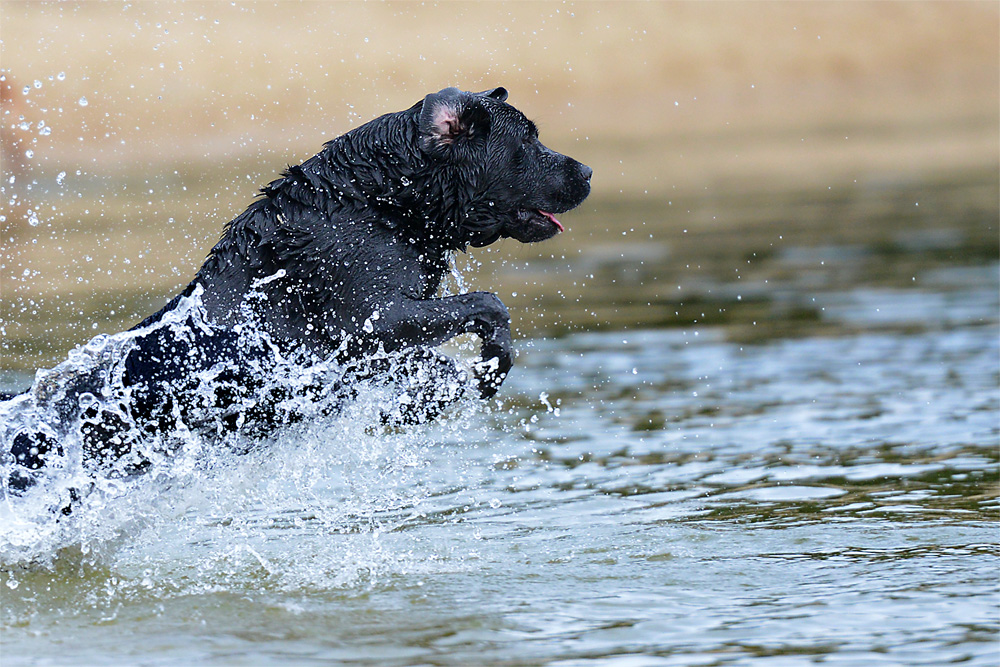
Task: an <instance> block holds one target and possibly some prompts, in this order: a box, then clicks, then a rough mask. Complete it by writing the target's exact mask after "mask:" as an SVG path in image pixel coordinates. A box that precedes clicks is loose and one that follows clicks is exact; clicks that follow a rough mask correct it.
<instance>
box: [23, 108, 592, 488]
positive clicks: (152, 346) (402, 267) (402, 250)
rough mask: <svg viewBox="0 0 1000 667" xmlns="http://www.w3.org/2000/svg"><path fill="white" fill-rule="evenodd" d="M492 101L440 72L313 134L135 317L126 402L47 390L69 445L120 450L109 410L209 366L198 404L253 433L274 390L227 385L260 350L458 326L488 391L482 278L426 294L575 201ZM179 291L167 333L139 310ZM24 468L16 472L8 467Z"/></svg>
mask: <svg viewBox="0 0 1000 667" xmlns="http://www.w3.org/2000/svg"><path fill="white" fill-rule="evenodd" d="M506 99H507V92H506V91H505V90H504V89H503V88H496V89H494V90H491V91H487V92H484V93H467V92H462V91H459V90H458V89H455V88H447V89H445V90H442V91H440V92H438V93H434V94H431V95H428V96H427V97H426V98H424V99H423V100H421V101H420V102H418V103H417V104H415V105H413V106H412V107H411V108H409V109H407V110H405V111H400V112H398V113H391V114H387V115H384V116H382V117H380V118H377V119H375V120H373V121H371V122H369V123H367V124H365V125H362V126H360V127H358V128H356V129H354V130H352V131H350V132H348V133H347V134H345V135H343V136H341V137H338V138H337V139H334V140H332V141H330V142H329V143H327V144H326V145H325V147H324V149H323V150H322V151H321V152H320V153H319V154H317V155H315V156H314V157H312V158H310V159H309V160H307V161H306V162H304V163H303V164H301V165H299V166H296V167H291V168H289V169H288V170H287V171H286V172H285V173H284V174H283V176H282V177H281V178H279V179H278V180H275V181H274V182H272V183H271V184H269V185H268V186H266V187H265V188H263V190H262V195H263V196H262V197H261V198H260V199H258V200H256V201H255V202H254V203H252V204H251V205H250V207H249V208H248V209H247V210H246V211H245V212H244V213H243V214H242V215H240V216H239V217H237V218H236V219H235V220H233V221H232V222H230V223H229V225H228V226H227V227H226V229H225V232H224V234H223V236H222V239H221V240H220V241H219V243H218V244H217V245H216V246H215V247H214V248H213V249H212V251H211V253H210V254H209V256H208V259H207V260H206V261H205V263H204V265H203V266H202V267H201V269H200V270H199V271H198V273H197V275H196V277H195V279H194V281H193V282H192V283H191V284H190V285H189V286H188V288H187V289H186V290H185V291H184V293H183V294H182V295H180V296H178V297H177V298H175V299H174V300H173V301H171V302H170V303H169V304H168V305H167V306H166V307H165V308H164V309H163V310H161V311H160V312H159V313H157V314H155V315H153V316H152V317H150V318H148V319H147V320H145V321H144V322H143V323H141V324H140V325H139V326H138V327H136V329H135V331H137V332H139V334H137V335H136V336H135V338H134V340H133V343H132V344H133V347H132V348H131V349H130V350H129V352H128V355H127V357H125V360H124V370H123V372H122V373H121V384H122V385H123V386H124V387H126V388H127V390H128V398H129V402H128V405H125V406H123V407H122V409H117V410H111V411H108V410H105V409H104V408H102V407H101V406H100V405H99V404H97V403H94V404H93V405H92V406H91V407H89V408H88V407H87V406H86V405H85V403H86V401H83V402H81V401H80V398H79V397H80V396H81V395H84V394H85V393H86V392H81V391H74V392H67V391H66V390H65V389H64V390H62V392H63V393H62V394H60V396H64V397H69V398H65V400H64V402H65V405H64V406H63V407H62V408H60V409H58V410H57V412H59V413H60V415H61V417H62V418H66V419H69V420H70V421H72V420H73V419H74V418H75V422H76V423H77V424H78V425H79V426H78V428H79V429H80V431H81V432H82V434H83V442H84V448H85V453H86V455H87V456H89V457H92V458H94V459H100V458H118V457H122V456H124V455H126V454H127V453H128V451H129V448H130V444H129V443H128V442H127V438H124V439H123V436H122V433H124V432H125V431H126V430H127V429H126V422H129V421H131V422H132V423H133V424H141V425H143V426H142V428H145V429H147V430H155V429H158V428H170V427H171V426H173V425H174V424H175V423H176V420H177V418H178V415H181V416H182V417H183V415H184V414H185V412H187V411H188V410H189V409H190V406H189V405H188V404H187V403H186V399H185V397H188V399H190V397H191V396H192V395H193V394H192V392H193V389H194V386H195V385H196V384H198V383H199V382H203V380H204V372H205V371H206V370H209V369H214V372H215V376H214V377H215V379H216V381H217V383H218V384H219V386H223V387H227V388H228V389H227V390H226V391H216V392H215V394H214V396H215V399H214V400H215V402H217V403H222V404H225V403H227V402H228V403H229V404H230V405H231V406H236V409H230V410H228V411H225V419H224V420H223V421H224V423H225V424H227V425H228V426H230V427H232V428H236V427H245V425H246V424H248V423H249V424H252V425H255V427H256V428H258V429H259V430H260V431H266V430H267V428H269V427H270V426H272V425H273V424H274V423H275V422H278V423H280V422H282V421H287V419H286V417H281V416H276V415H275V412H274V405H276V404H278V403H280V402H281V400H282V399H283V398H287V397H285V396H276V397H272V398H273V400H271V401H266V400H259V397H258V400H255V401H253V402H252V405H251V403H248V402H247V401H246V400H244V399H245V398H246V396H247V395H248V393H251V392H253V391H254V390H255V389H256V388H257V387H258V386H259V385H260V376H261V369H262V368H263V369H264V370H265V371H266V368H267V366H268V365H269V364H271V363H274V358H275V357H274V355H296V354H307V355H313V356H314V358H331V357H336V358H337V359H339V360H341V361H345V362H349V361H350V360H359V359H365V358H366V357H370V356H371V355H373V354H374V353H375V352H376V351H382V350H384V351H386V352H392V351H395V350H403V349H410V348H415V349H420V348H421V347H426V346H434V345H437V344H439V343H442V342H445V341H447V340H448V339H450V338H452V337H454V336H457V335H459V334H463V333H474V334H477V335H478V337H479V338H480V340H481V343H482V347H481V357H482V360H483V363H480V364H478V365H477V371H476V373H477V381H478V386H479V389H480V392H481V394H482V396H483V397H489V396H492V395H493V394H494V393H495V392H496V391H497V389H498V387H499V386H500V383H501V382H502V381H503V380H504V377H505V376H506V374H507V372H508V371H509V369H510V367H511V363H512V347H511V333H510V323H509V317H508V313H507V309H506V308H505V307H504V305H503V303H502V302H501V301H500V299H499V298H498V297H497V296H496V295H495V294H491V293H488V292H473V293H468V294H461V295H457V296H449V297H444V298H435V294H436V293H437V291H438V288H439V286H440V284H441V281H442V277H443V275H444V273H445V271H446V270H447V267H448V265H449V258H450V254H451V253H452V252H454V251H456V250H464V249H465V248H466V247H467V246H470V245H471V246H477V247H478V246H484V245H487V244H490V243H493V242H494V241H496V240H498V239H501V238H513V239H516V240H518V241H522V242H526V243H527V242H533V241H541V240H544V239H547V238H549V237H551V236H553V235H555V234H556V233H558V232H559V231H560V230H561V229H562V227H561V225H560V224H559V222H558V221H557V220H556V218H555V217H554V215H553V214H555V213H561V212H564V211H568V210H569V209H572V208H574V207H576V206H578V205H579V204H580V203H581V202H582V201H583V200H584V199H585V198H586V197H587V195H588V194H589V192H590V176H591V170H590V168H589V167H587V166H585V165H583V164H581V163H579V162H577V161H576V160H573V159H571V158H569V157H567V156H565V155H561V154H559V153H556V152H554V151H552V150H550V149H548V148H546V147H545V146H544V145H542V144H541V142H539V140H538V131H537V128H536V127H535V125H534V124H533V123H532V122H531V121H530V120H528V119H527V118H526V117H525V116H524V114H522V113H521V112H520V111H518V110H517V109H515V108H514V107H513V106H511V105H509V104H507V103H506ZM195 296H198V297H200V300H201V304H202V305H203V310H202V311H200V312H201V313H202V314H203V318H202V319H199V318H195V317H194V316H192V315H184V317H183V318H182V319H183V322H182V324H183V327H182V328H183V333H182V334H178V333H177V327H176V326H174V327H164V326H157V325H158V323H160V322H162V321H163V320H164V319H165V318H169V317H171V316H172V314H174V313H176V312H177V311H178V308H179V305H181V304H182V303H184V300H185V299H190V298H192V297H195ZM196 319H198V321H195V320H196ZM247 327H254V328H257V329H259V330H262V331H264V332H266V334H267V336H266V340H267V341H268V344H267V345H264V346H261V345H259V344H258V345H256V346H255V345H243V344H241V343H240V340H241V332H242V331H243V330H244V329H245V328H247ZM419 354H422V355H424V357H425V358H427V354H426V353H425V352H421V353H419ZM431 358H434V357H433V355H431ZM366 372H371V369H370V368H369V369H368V371H366ZM265 374H266V373H265ZM88 383H89V384H93V379H85V380H84V385H87V384H88ZM84 388H86V387H84ZM325 389H326V388H324V387H322V386H313V387H309V388H307V389H306V390H305V391H315V392H322V391H324V390H325ZM91 391H93V390H92V389H91ZM227 392H228V393H227ZM71 394H72V395H71ZM15 400H17V399H15ZM248 406H249V407H248ZM223 407H226V406H225V405H223ZM81 410H82V412H81ZM74 411H75V412H76V414H75V415H74V414H72V413H73V412H74ZM63 412H65V413H66V414H62V413H63ZM227 420H228V421H227ZM57 443H58V438H57V437H54V436H52V435H46V434H45V433H42V432H25V431H22V432H20V433H18V434H17V435H16V436H15V437H14V439H13V442H12V444H11V447H10V451H11V452H12V453H13V454H14V458H15V460H16V461H17V462H18V463H19V464H20V467H22V468H23V469H24V470H25V471H28V470H32V469H37V468H39V467H41V466H42V465H44V463H45V458H46V456H47V454H48V453H50V452H52V451H54V450H55V449H56V448H57V447H58V444H57ZM28 483H30V474H27V473H22V474H20V475H17V474H15V475H12V476H11V479H10V482H9V484H10V486H11V487H12V488H23V487H24V486H26V485H27V484H28Z"/></svg>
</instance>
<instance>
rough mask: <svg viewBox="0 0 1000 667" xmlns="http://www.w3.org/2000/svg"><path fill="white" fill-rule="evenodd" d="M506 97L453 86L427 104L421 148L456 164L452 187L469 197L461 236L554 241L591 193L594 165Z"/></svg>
mask: <svg viewBox="0 0 1000 667" xmlns="http://www.w3.org/2000/svg"><path fill="white" fill-rule="evenodd" d="M506 100H507V91H506V90H504V89H503V88H494V89H493V90H489V91H486V92H482V93H467V92H463V91H460V90H458V89H457V88H446V89H444V90H442V91H441V92H438V93H433V94H431V95H428V96H427V97H426V98H424V100H423V102H422V103H421V104H420V105H419V121H418V122H419V131H420V142H421V148H422V150H423V151H424V152H425V153H426V154H427V155H428V157H429V158H430V159H431V161H432V162H433V163H436V164H442V163H443V164H446V165H448V166H449V167H450V168H449V169H448V170H447V173H448V174H450V177H451V178H453V179H455V180H456V181H458V182H456V183H450V184H449V185H450V187H451V188H453V189H456V190H462V191H464V194H465V196H466V197H467V198H468V201H469V202H470V203H469V205H468V207H467V209H466V210H465V211H464V212H463V219H462V220H461V221H460V226H461V229H460V231H459V234H460V235H461V237H462V238H461V241H462V242H463V243H468V244H470V245H473V246H477V247H478V246H484V245H487V244H490V243H493V242H494V241H496V240H497V239H499V238H513V239H516V240H518V241H521V242H523V243H530V242H533V241H542V240H545V239H547V238H550V237H552V236H554V235H555V234H557V233H558V232H560V231H562V229H563V227H562V225H561V224H560V223H559V221H558V220H557V219H556V217H555V214H557V213H563V212H565V211H568V210H570V209H572V208H575V207H577V206H579V205H580V204H581V203H582V202H583V200H584V199H586V197H587V195H588V194H589V193H590V176H591V173H592V171H591V169H590V167H588V166H586V165H584V164H581V163H579V162H577V161H576V160H574V159H573V158H570V157H567V156H565V155H561V154H559V153H556V152H555V151H553V150H550V149H549V148H547V147H545V146H544V145H543V144H542V143H541V142H540V141H539V140H538V128H537V127H536V126H535V124H534V123H532V122H531V121H530V120H528V119H527V118H526V117H525V116H524V114H523V113H521V112H520V111H518V110H517V109H515V108H514V107H512V106H511V105H509V104H507V102H506Z"/></svg>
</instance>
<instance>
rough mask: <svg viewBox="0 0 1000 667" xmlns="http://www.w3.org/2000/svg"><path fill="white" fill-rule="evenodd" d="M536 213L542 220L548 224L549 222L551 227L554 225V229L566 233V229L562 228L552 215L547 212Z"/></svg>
mask: <svg viewBox="0 0 1000 667" xmlns="http://www.w3.org/2000/svg"><path fill="white" fill-rule="evenodd" d="M538 213H539V215H541V216H542V217H543V218H545V219H546V220H548V221H549V222H551V223H552V224H553V225H555V226H556V227H558V228H559V231H560V232H565V231H566V228H565V227H563V226H562V223H561V222H559V221H558V220H556V216H554V215H552V214H551V213H549V212H548V211H542V210H539V211H538Z"/></svg>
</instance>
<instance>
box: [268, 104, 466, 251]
mask: <svg viewBox="0 0 1000 667" xmlns="http://www.w3.org/2000/svg"><path fill="white" fill-rule="evenodd" d="M418 134H419V130H418V126H417V116H416V114H414V113H413V111H412V110H408V111H401V112H398V113H393V114H387V115H385V116H382V117H380V118H376V119H375V120H373V121H371V122H369V123H366V124H365V125H362V126H360V127H357V128H355V129H354V130H351V131H350V132H348V133H347V134H345V135H343V136H341V137H338V138H336V139H334V140H332V141H330V142H328V143H327V144H326V145H325V146H324V148H323V150H322V151H320V152H319V153H318V154H317V155H315V156H313V157H312V158H310V159H308V160H306V161H305V162H304V163H302V164H301V165H299V166H296V167H290V168H289V169H288V170H287V171H285V173H284V175H283V177H282V178H280V179H278V180H276V181H274V182H272V183H271V184H269V185H268V186H267V187H265V188H264V189H263V193H264V194H265V195H266V196H267V197H269V198H271V199H273V200H275V201H276V203H277V204H278V205H279V207H282V204H283V202H282V200H286V201H288V200H290V202H288V203H294V204H293V205H299V206H306V207H308V208H311V209H315V210H319V211H321V212H322V213H324V214H325V215H327V216H331V217H333V216H343V215H345V214H347V215H349V216H351V217H353V218H355V219H356V220H358V221H371V222H374V223H376V224H379V225H382V226H384V227H387V228H389V229H398V230H399V232H400V234H402V235H405V236H407V237H410V238H413V239H414V240H415V241H417V242H419V243H421V244H426V245H427V246H440V247H441V249H443V250H456V249H464V248H465V243H464V242H463V241H462V240H461V238H462V234H461V233H460V228H461V226H462V222H463V220H464V219H465V218H466V217H467V216H468V215H469V213H470V211H471V210H472V206H473V204H472V202H473V199H474V193H473V192H472V191H471V190H468V189H462V188H461V187H459V186H458V185H456V184H458V183H464V182H467V179H460V178H448V177H447V174H446V172H447V170H448V169H449V167H448V165H443V164H441V163H440V162H439V161H437V160H435V159H434V158H431V157H429V156H427V155H426V154H424V153H423V152H421V150H420V148H419V145H420V141H419V136H418ZM443 176H444V177H443ZM286 205H287V204H286ZM414 212H418V213H414Z"/></svg>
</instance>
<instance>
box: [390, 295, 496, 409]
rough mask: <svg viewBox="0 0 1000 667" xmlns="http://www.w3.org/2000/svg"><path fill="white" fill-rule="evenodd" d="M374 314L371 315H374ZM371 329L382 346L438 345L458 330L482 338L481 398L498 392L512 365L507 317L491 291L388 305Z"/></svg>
mask: <svg viewBox="0 0 1000 667" xmlns="http://www.w3.org/2000/svg"><path fill="white" fill-rule="evenodd" d="M373 317H374V313H373ZM370 321H371V324H372V328H373V329H374V331H375V333H376V335H377V336H378V338H379V340H380V342H381V343H382V344H383V345H384V346H385V349H386V350H389V351H391V350H394V349H400V348H403V347H408V346H410V345H438V344H440V343H443V342H445V341H446V340H449V339H451V338H454V337H455V336H458V335H460V334H463V333H474V334H476V335H477V336H479V339H480V340H481V341H482V348H481V351H480V356H481V357H482V361H481V362H480V363H479V364H477V372H476V376H477V379H478V381H479V390H480V393H481V394H482V396H483V398H489V397H490V396H493V395H494V394H495V393H497V389H499V388H500V384H501V383H502V382H503V380H504V378H505V377H507V372H508V371H509V370H510V367H511V365H512V363H513V361H512V359H513V346H512V344H511V337H510V315H509V314H508V313H507V307H506V306H504V305H503V302H502V301H500V298H499V297H497V295H496V294H491V293H489V292H470V293H468V294H458V295H456V296H448V297H443V298H440V299H409V298H404V299H403V300H402V301H401V302H400V303H393V304H391V305H390V306H389V307H387V309H386V312H384V313H379V314H378V319H377V320H370Z"/></svg>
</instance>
